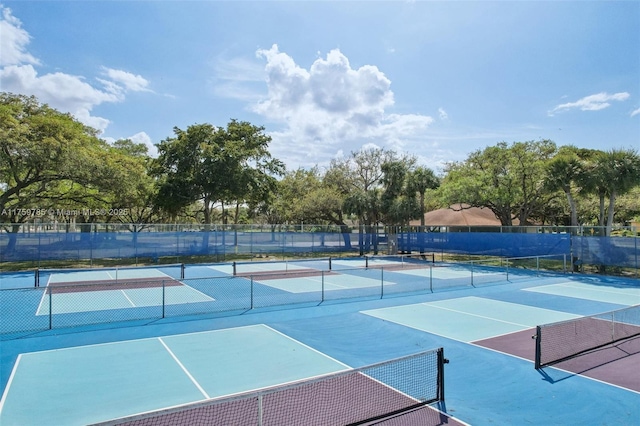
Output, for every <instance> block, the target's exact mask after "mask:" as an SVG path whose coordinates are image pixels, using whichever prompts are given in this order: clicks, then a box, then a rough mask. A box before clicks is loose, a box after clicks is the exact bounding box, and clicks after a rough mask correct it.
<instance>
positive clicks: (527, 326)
mask: <svg viewBox="0 0 640 426" xmlns="http://www.w3.org/2000/svg"><path fill="white" fill-rule="evenodd" d="M421 305H425V306H429V307H432V308H438V309H444V310H445V311H451V312H455V313H458V314H464V315H471V316H472V317H478V318H483V319H488V320H491V321H496V322H502V323H505V324H511V325H517V326H518V327H524V328H532V327H531V326H530V325H524V324H518V323H517V322H511V321H505V320H501V319H498V318H492V317H485V316H484V315H478V314H472V313H470V312H465V311H458V310H457V309H451V308H445V307H443V306H438V305H432V304H430V302H425V303H421Z"/></svg>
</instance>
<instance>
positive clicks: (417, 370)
mask: <svg viewBox="0 0 640 426" xmlns="http://www.w3.org/2000/svg"><path fill="white" fill-rule="evenodd" d="M446 362H447V360H445V358H444V350H443V349H442V348H439V349H433V350H429V351H426V352H421V353H418V354H415V355H409V356H406V357H402V358H397V359H394V360H391V361H385V362H382V363H378V364H372V365H369V366H366V367H361V368H355V369H350V370H345V371H340V372H337V373H331V374H328V375H323V376H320V377H316V378H313V379H307V380H303V381H299V382H295V383H290V384H286V385H280V386H275V387H271V388H265V389H261V390H258V391H253V392H248V393H243V394H237V395H235V396H231V397H223V398H218V399H211V400H207V401H201V402H197V403H193V404H187V405H183V406H179V407H173V408H170V409H166V410H160V411H156V412H150V413H142V414H139V415H134V416H130V417H126V418H120V419H114V420H110V421H107V422H104V423H98V424H99V425H102V426H106V425H128V426H144V425H153V426H162V425H171V426H174V425H189V426H194V425H195V426H197V425H231V424H233V425H260V426H288V425H291V426H293V425H301V424H304V425H307V426H314V425H316V426H331V425H364V424H366V423H369V422H372V421H381V420H382V419H385V418H392V417H394V416H397V415H400V414H402V413H405V412H407V411H409V410H412V409H415V408H417V407H421V406H425V405H427V404H431V403H434V402H437V401H444V364H445V363H446Z"/></svg>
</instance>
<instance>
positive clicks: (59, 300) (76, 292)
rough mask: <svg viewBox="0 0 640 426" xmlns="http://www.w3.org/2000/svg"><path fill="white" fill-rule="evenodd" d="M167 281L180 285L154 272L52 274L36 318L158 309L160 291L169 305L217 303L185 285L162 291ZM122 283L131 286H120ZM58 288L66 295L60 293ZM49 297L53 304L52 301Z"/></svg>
mask: <svg viewBox="0 0 640 426" xmlns="http://www.w3.org/2000/svg"><path fill="white" fill-rule="evenodd" d="M163 281H165V284H174V283H176V281H175V280H174V279H173V278H172V277H170V276H169V275H167V274H165V273H164V272H162V271H160V270H157V269H153V268H142V269H123V270H115V269H114V270H104V271H96V270H94V271H74V272H68V273H57V274H51V275H49V279H48V280H47V282H46V287H47V288H50V289H51V290H50V293H51V294H48V293H47V292H45V293H43V295H42V299H41V301H40V304H39V305H38V310H37V313H36V315H49V313H50V312H51V313H54V314H61V313H73V312H91V311H100V310H107V309H124V308H136V307H149V306H158V305H160V304H161V303H162V297H159V295H161V291H160V290H163V291H164V293H165V294H164V298H165V302H166V301H168V303H169V304H182V303H189V302H206V301H213V299H212V298H211V297H209V296H207V295H205V294H202V293H201V292H199V291H197V290H195V289H194V288H192V287H189V286H185V285H166V286H165V288H164V289H162V287H163ZM105 282H108V283H112V285H110V286H109V287H102V288H101V287H100V283H105ZM118 282H121V283H126V284H127V285H123V286H118V285H117V283H118ZM88 283H89V285H88ZM96 283H97V285H95V284H96ZM113 283H115V285H114V284H113ZM136 283H138V285H137V286H136V285H135V284H136ZM74 284H78V285H77V286H74ZM131 284H134V285H131ZM142 284H144V285H142ZM56 288H58V289H61V288H64V289H65V290H66V291H59V292H56V291H55V289H56ZM96 288H97V289H98V291H96ZM112 288H115V289H112ZM69 290H73V291H69ZM88 292H91V297H87V295H86V293H88ZM49 296H50V298H51V299H52V300H49ZM50 302H51V303H50Z"/></svg>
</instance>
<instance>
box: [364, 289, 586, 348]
mask: <svg viewBox="0 0 640 426" xmlns="http://www.w3.org/2000/svg"><path fill="white" fill-rule="evenodd" d="M363 313H364V314H367V315H371V316H373V317H376V318H380V319H383V320H386V321H391V322H394V323H397V324H401V325H404V326H407V327H411V328H415V329H417V330H421V331H426V332H429V333H433V334H437V335H438V336H443V337H448V338H450V339H455V340H459V341H461V342H472V341H475V340H481V339H486V338H488V337H493V336H496V335H501V334H507V333H513V332H516V331H521V330H526V329H528V328H531V327H535V326H536V324H544V323H548V322H556V321H562V320H566V319H571V318H577V317H578V316H577V315H571V314H566V313H563V312H556V311H552V310H549V309H541V308H534V307H530V306H523V305H518V304H515V303H509V302H501V301H497V300H491V299H482V298H478V297H464V298H458V299H449V300H443V301H438V302H431V303H418V304H412V305H401V306H394V307H390V308H383V309H375V310H369V311H363Z"/></svg>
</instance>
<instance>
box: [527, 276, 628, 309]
mask: <svg viewBox="0 0 640 426" xmlns="http://www.w3.org/2000/svg"><path fill="white" fill-rule="evenodd" d="M526 290H527V291H532V292H536V293H545V294H553V295H556V296H567V297H575V298H578V299H587V300H597V301H599V302H609V303H617V304H620V305H629V306H631V305H638V304H640V288H637V287H636V288H618V287H615V286H603V285H594V284H588V283H580V282H571V281H568V282H565V283H558V284H551V285H544V286H540V287H531V288H527V289H526Z"/></svg>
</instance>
